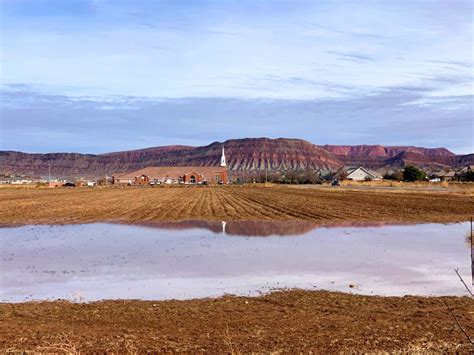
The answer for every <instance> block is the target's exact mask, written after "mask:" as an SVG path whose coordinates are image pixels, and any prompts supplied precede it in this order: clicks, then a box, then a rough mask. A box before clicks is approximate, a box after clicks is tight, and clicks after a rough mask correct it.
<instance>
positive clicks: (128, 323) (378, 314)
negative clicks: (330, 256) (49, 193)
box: [0, 290, 474, 353]
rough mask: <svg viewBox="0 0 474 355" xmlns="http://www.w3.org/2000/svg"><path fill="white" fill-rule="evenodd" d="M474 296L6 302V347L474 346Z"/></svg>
mask: <svg viewBox="0 0 474 355" xmlns="http://www.w3.org/2000/svg"><path fill="white" fill-rule="evenodd" d="M446 304H447V305H448V306H449V307H450V308H451V309H452V311H453V313H454V315H455V316H456V318H457V320H458V321H459V324H460V325H461V326H462V327H463V329H464V331H465V332H466V333H467V334H468V335H469V336H471V337H474V300H473V299H470V298H468V297H442V298H441V297H440V298H422V297H398V298H397V297H390V298H384V297H375V296H370V297H368V296H357V295H350V294H343V293H331V292H326V291H297V290H294V291H283V292H274V293H272V294H269V295H265V296H261V297H256V298H250V297H231V296H226V297H223V298H218V299H200V300H189V301H160V302H156V301H155V302H151V301H103V302H94V303H88V304H84V303H82V304H81V303H69V302H63V301H57V302H41V303H35V302H30V303H23V304H0V334H2V335H1V336H0V349H2V350H3V351H25V350H26V351H41V352H62V351H64V352H71V353H75V352H96V353H97V352H105V351H108V352H111V351H113V352H123V353H125V352H129V353H136V352H140V353H145V352H152V351H193V352H194V351H205V352H229V353H232V352H233V353H237V352H263V351H265V352H295V351H305V352H307V351H315V352H317V353H327V352H330V353H334V352H340V351H348V350H350V351H351V352H367V351H370V352H378V351H385V352H387V351H389V352H390V351H400V352H405V351H409V352H415V351H420V350H422V349H423V350H437V351H459V352H465V353H468V352H469V351H474V348H473V347H472V345H471V344H470V342H469V341H468V339H467V337H466V335H465V334H463V332H462V331H461V329H460V327H459V326H458V325H457V323H456V321H455V319H454V317H453V316H452V315H451V314H450V313H449V311H448V309H447V307H446Z"/></svg>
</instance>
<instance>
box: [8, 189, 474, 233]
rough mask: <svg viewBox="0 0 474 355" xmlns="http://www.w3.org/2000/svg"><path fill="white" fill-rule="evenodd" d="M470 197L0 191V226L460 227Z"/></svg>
mask: <svg viewBox="0 0 474 355" xmlns="http://www.w3.org/2000/svg"><path fill="white" fill-rule="evenodd" d="M472 215H474V195H473V194H472V193H471V192H469V191H460V192H438V191H422V190H421V191H413V190H409V191H408V190H407V191H403V190H394V191H387V190H376V189H374V190H351V189H348V188H334V189H331V188H325V189H298V188H293V187H287V186H272V187H264V186H222V187H174V188H173V187H171V188H95V189H87V188H71V189H67V188H58V189H34V188H30V189H21V188H3V189H0V225H4V226H5V225H19V224H31V223H35V224H44V223H87V222H105V221H117V222H130V223H133V222H144V221H146V222H152V221H174V220H199V219H202V220H254V221H258V220H295V219H301V220H308V221H313V222H316V223H321V224H331V223H338V222H357V223H359V222H456V221H465V220H468V219H469V218H470V217H471V216H472Z"/></svg>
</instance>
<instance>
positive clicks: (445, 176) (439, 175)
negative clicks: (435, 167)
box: [430, 170, 456, 181]
mask: <svg viewBox="0 0 474 355" xmlns="http://www.w3.org/2000/svg"><path fill="white" fill-rule="evenodd" d="M455 176H456V172H455V171H453V170H448V171H446V170H442V171H438V172H436V173H433V174H431V176H430V181H431V180H436V179H439V181H452V180H454V178H455Z"/></svg>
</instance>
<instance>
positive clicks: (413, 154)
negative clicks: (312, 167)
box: [321, 145, 472, 169]
mask: <svg viewBox="0 0 474 355" xmlns="http://www.w3.org/2000/svg"><path fill="white" fill-rule="evenodd" d="M321 148H323V149H325V150H327V151H328V152H331V153H332V154H334V156H335V157H336V158H337V159H339V160H340V161H341V162H343V163H344V164H345V165H361V166H366V167H369V168H375V169H377V168H384V167H385V168H401V167H404V166H406V165H417V166H419V167H422V168H428V169H438V168H444V167H459V166H464V165H467V164H469V161H471V163H472V157H471V158H469V157H468V156H466V155H456V154H454V153H453V152H451V151H449V150H448V149H446V148H423V147H413V146H406V147H405V146H382V145H354V146H349V145H324V146H321Z"/></svg>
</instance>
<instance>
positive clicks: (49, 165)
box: [48, 163, 51, 185]
mask: <svg viewBox="0 0 474 355" xmlns="http://www.w3.org/2000/svg"><path fill="white" fill-rule="evenodd" d="M50 184H51V163H48V185H50Z"/></svg>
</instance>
